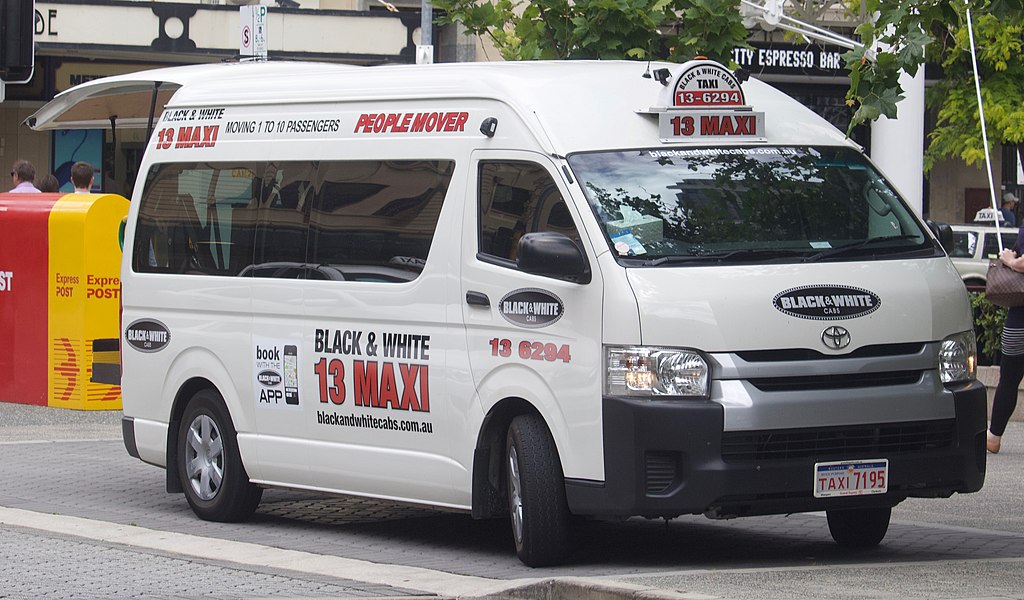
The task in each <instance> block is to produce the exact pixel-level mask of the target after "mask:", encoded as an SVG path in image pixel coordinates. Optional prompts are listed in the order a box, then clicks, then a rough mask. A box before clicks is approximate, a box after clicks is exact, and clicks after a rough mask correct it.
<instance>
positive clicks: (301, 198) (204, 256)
mask: <svg viewBox="0 0 1024 600" xmlns="http://www.w3.org/2000/svg"><path fill="white" fill-rule="evenodd" d="M454 168H455V163H454V161H450V160H421V161H412V160H409V161H379V160H372V161H371V160H367V161H333V162H320V161H292V162H245V163H170V164H163V165H156V166H154V167H153V169H152V170H151V171H150V174H149V177H148V179H147V182H146V191H145V193H144V194H143V196H142V200H141V206H140V208H139V219H138V225H137V230H136V235H135V248H134V253H133V259H132V260H133V262H132V266H133V269H134V270H135V271H136V272H139V273H176V274H194V275H225V276H241V277H275V278H284V279H319V280H330V281H377V282H405V281H411V280H413V279H415V278H416V277H417V276H418V275H419V273H420V272H421V271H422V270H423V267H424V265H425V264H426V260H427V253H428V252H429V250H430V245H431V243H432V242H433V239H434V231H435V229H436V228H437V220H438V217H439V216H440V213H441V205H442V203H443V201H444V197H445V194H447V192H448V184H449V183H450V181H451V177H452V172H453V171H454Z"/></svg>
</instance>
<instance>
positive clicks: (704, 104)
mask: <svg viewBox="0 0 1024 600" xmlns="http://www.w3.org/2000/svg"><path fill="white" fill-rule="evenodd" d="M694 62H696V61H694ZM690 65H691V66H689V67H688V68H684V69H683V70H682V71H681V72H680V73H679V76H678V77H676V80H675V83H674V84H673V86H672V106H673V107H676V108H721V107H726V106H744V105H745V104H746V99H745V98H744V97H743V89H742V88H741V87H740V82H739V80H737V79H736V76H735V75H733V74H732V73H731V72H729V70H728V69H726V68H725V67H723V66H722V65H720V64H718V63H716V62H712V61H700V62H696V64H693V63H690Z"/></svg>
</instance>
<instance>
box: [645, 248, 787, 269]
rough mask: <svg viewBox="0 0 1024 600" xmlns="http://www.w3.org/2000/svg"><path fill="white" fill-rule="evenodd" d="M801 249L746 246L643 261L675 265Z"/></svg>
mask: <svg viewBox="0 0 1024 600" xmlns="http://www.w3.org/2000/svg"><path fill="white" fill-rule="evenodd" d="M802 254H803V251H801V250H784V249H772V248H746V249H743V250H730V251H728V252H714V253H711V254H695V255H691V256H659V257H658V258H652V259H651V260H648V261H647V262H645V263H644V266H647V267H657V266H659V265H676V264H682V263H691V262H729V261H735V260H741V261H746V260H754V259H758V260H760V259H769V258H780V257H789V256H794V255H802Z"/></svg>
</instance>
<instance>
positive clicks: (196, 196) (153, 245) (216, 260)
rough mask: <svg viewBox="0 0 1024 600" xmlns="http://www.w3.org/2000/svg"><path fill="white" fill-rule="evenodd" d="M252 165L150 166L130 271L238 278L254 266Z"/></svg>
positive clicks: (254, 215)
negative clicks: (252, 264)
mask: <svg viewBox="0 0 1024 600" xmlns="http://www.w3.org/2000/svg"><path fill="white" fill-rule="evenodd" d="M257 167H258V165H256V164H252V163H232V164H210V163H174V164H164V165H157V166H154V167H153V169H152V170H151V171H150V174H149V177H148V178H147V182H146V191H145V193H144V194H143V197H142V200H141V203H142V204H141V206H140V209H139V219H138V223H137V230H136V234H135V248H134V252H133V264H132V267H133V269H134V270H135V271H136V272H139V273H192V274H203V275H229V276H234V275H238V274H239V272H240V271H241V270H242V269H243V268H245V267H246V266H248V265H250V264H251V263H252V255H253V231H254V229H255V225H256V210H257V205H256V204H255V203H253V201H252V199H253V177H252V173H253V172H255V170H256V169H257Z"/></svg>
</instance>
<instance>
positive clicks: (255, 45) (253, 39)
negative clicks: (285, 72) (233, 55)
mask: <svg viewBox="0 0 1024 600" xmlns="http://www.w3.org/2000/svg"><path fill="white" fill-rule="evenodd" d="M0 1H2V0H0ZM238 14H239V23H238V24H239V34H240V36H239V40H238V54H239V55H240V56H241V58H242V60H267V7H266V6H263V5H261V4H247V5H245V6H239V7H238Z"/></svg>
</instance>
